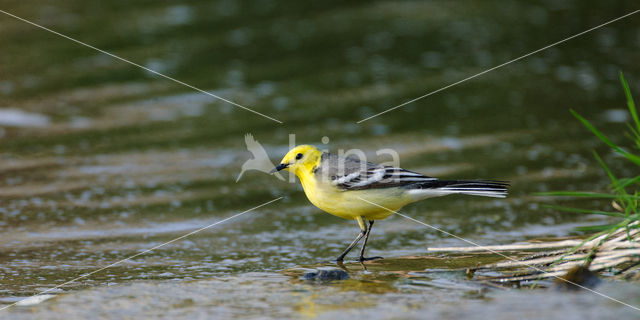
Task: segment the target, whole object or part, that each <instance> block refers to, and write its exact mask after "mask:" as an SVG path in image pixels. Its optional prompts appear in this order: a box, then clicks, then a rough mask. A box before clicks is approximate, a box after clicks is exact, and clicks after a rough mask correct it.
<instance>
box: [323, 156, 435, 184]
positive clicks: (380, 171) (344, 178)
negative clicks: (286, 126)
mask: <svg viewBox="0 0 640 320" xmlns="http://www.w3.org/2000/svg"><path fill="white" fill-rule="evenodd" d="M316 174H317V175H321V176H319V177H318V178H319V179H326V180H328V181H329V182H330V183H332V184H333V185H335V186H337V187H338V188H340V189H343V190H364V189H379V188H391V187H408V186H411V185H415V184H424V183H425V182H429V181H437V179H436V178H431V177H427V176H424V175H422V174H420V173H417V172H413V171H409V170H405V169H402V168H396V167H391V166H383V165H380V164H377V163H373V162H365V161H360V160H359V159H356V158H351V157H346V158H344V157H339V156H337V155H332V154H329V153H324V154H323V155H322V163H321V165H320V167H319V168H318V170H317V171H316Z"/></svg>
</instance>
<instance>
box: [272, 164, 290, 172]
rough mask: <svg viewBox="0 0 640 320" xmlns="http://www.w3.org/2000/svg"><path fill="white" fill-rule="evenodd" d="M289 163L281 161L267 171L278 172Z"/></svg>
mask: <svg viewBox="0 0 640 320" xmlns="http://www.w3.org/2000/svg"><path fill="white" fill-rule="evenodd" d="M288 166H289V164H288V163H281V164H279V165H277V166H276V167H275V168H273V169H271V171H269V173H274V172H278V171H280V170H282V169H284V168H286V167H288Z"/></svg>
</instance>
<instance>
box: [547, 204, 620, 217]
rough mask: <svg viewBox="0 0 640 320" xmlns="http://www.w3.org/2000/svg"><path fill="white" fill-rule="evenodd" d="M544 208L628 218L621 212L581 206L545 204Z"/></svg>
mask: <svg viewBox="0 0 640 320" xmlns="http://www.w3.org/2000/svg"><path fill="white" fill-rule="evenodd" d="M543 207H544V208H549V209H554V210H558V211H564V212H571V213H585V214H598V215H602V216H610V217H617V218H626V217H627V216H626V215H624V214H622V213H620V212H610V211H601V210H590V209H581V208H572V207H565V206H555V205H544V206H543Z"/></svg>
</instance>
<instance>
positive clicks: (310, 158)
mask: <svg viewBox="0 0 640 320" xmlns="http://www.w3.org/2000/svg"><path fill="white" fill-rule="evenodd" d="M321 157H322V151H320V150H318V148H316V147H315V146H312V145H307V144H303V145H299V146H297V147H295V148H293V149H291V150H289V152H287V154H286V155H285V156H284V158H282V161H280V164H279V165H277V166H276V167H275V168H274V169H273V170H271V172H272V173H273V172H276V171H280V170H283V169H284V170H287V171H289V172H292V173H294V174H295V175H297V176H300V174H301V173H303V172H305V173H307V172H310V171H312V170H313V168H314V167H315V166H317V165H318V163H319V162H320V158H321Z"/></svg>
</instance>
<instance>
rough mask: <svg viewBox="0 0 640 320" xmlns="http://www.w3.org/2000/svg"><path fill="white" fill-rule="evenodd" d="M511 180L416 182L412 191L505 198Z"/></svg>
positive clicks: (426, 193)
mask: <svg viewBox="0 0 640 320" xmlns="http://www.w3.org/2000/svg"><path fill="white" fill-rule="evenodd" d="M508 187H509V182H507V181H494V180H433V181H428V182H424V183H420V184H414V185H412V186H411V187H410V191H411V192H412V193H415V194H418V195H420V194H422V195H424V196H425V197H431V196H444V195H447V194H453V193H460V194H468V195H473V196H483V197H494V198H504V197H506V196H507V188H508Z"/></svg>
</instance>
